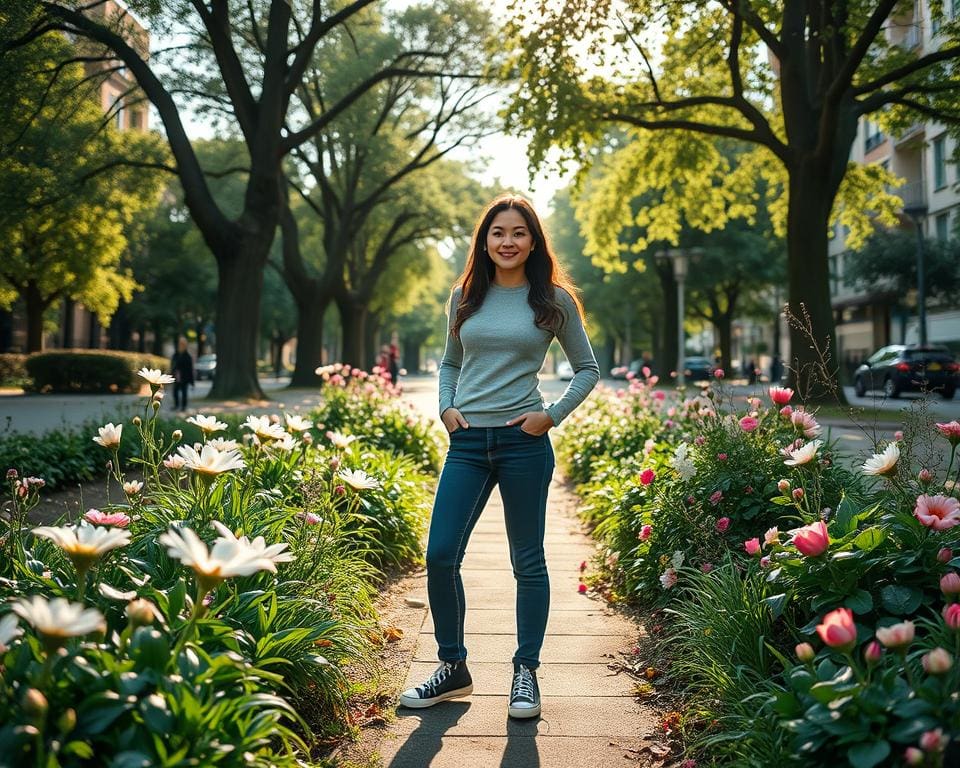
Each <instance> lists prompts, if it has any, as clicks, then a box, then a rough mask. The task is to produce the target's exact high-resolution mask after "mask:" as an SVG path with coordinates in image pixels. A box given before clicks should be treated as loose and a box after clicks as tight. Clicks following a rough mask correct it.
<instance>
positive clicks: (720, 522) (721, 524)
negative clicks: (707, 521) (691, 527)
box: [716, 517, 730, 533]
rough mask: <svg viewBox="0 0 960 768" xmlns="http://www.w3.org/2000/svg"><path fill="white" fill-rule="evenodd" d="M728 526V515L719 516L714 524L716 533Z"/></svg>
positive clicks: (723, 531)
mask: <svg viewBox="0 0 960 768" xmlns="http://www.w3.org/2000/svg"><path fill="white" fill-rule="evenodd" d="M729 527H730V518H729V517H721V518H720V519H719V520H717V525H716V529H717V533H725V532H726V530H727V528H729Z"/></svg>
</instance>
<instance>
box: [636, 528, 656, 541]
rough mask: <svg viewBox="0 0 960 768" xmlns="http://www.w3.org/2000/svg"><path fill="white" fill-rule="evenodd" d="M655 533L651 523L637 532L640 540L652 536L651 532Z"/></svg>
mask: <svg viewBox="0 0 960 768" xmlns="http://www.w3.org/2000/svg"><path fill="white" fill-rule="evenodd" d="M652 533H653V528H652V527H651V526H649V525H645V526H643V527H642V528H641V529H640V533H638V534H637V538H638V539H640V541H646V540H647V539H649V538H650V534H652Z"/></svg>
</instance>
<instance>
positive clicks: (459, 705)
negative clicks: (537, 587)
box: [379, 475, 655, 768]
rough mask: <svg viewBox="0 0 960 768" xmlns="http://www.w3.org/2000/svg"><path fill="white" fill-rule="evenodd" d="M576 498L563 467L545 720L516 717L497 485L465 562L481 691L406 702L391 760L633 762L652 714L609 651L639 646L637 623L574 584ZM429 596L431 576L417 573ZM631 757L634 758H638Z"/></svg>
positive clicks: (582, 540) (549, 546) (389, 742)
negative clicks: (420, 704)
mask: <svg viewBox="0 0 960 768" xmlns="http://www.w3.org/2000/svg"><path fill="white" fill-rule="evenodd" d="M574 504H575V499H574V498H573V497H572V496H571V495H570V493H569V491H567V490H566V489H565V488H564V487H563V486H562V485H561V483H560V482H559V479H558V477H557V476H556V475H555V479H554V483H553V485H552V486H551V489H550V501H549V507H548V518H547V534H546V543H545V548H546V556H547V567H548V569H549V572H550V580H551V608H550V620H549V622H548V624H547V634H546V638H545V641H544V646H543V651H542V653H541V657H540V658H541V666H540V669H539V670H538V674H537V677H538V679H539V682H540V691H541V695H542V698H543V712H542V715H541V717H540V718H538V719H531V720H527V721H521V720H513V719H511V718H508V717H507V695H508V692H509V687H510V679H511V671H512V666H511V663H510V659H511V657H512V655H513V652H514V648H515V646H516V624H515V610H514V606H515V599H516V589H515V582H514V579H513V574H512V571H511V570H510V558H509V554H508V550H507V538H506V532H505V530H504V524H503V506H502V502H501V500H500V496H499V494H498V493H497V492H496V491H494V493H493V495H491V497H490V501H489V503H488V504H487V508H486V510H485V511H484V513H483V515H482V516H481V518H480V521H479V522H478V523H477V526H476V528H475V529H474V532H473V535H472V537H471V539H470V543H469V545H468V547H467V554H466V557H465V558H464V562H463V580H464V589H465V591H466V596H467V618H466V645H467V650H468V654H469V656H468V658H469V663H470V672H471V674H472V676H473V681H474V692H473V694H472V695H471V696H469V697H467V698H465V699H459V700H454V701H449V702H444V703H443V704H439V705H437V706H435V707H432V708H429V709H424V710H413V709H407V708H405V707H398V708H397V710H396V711H397V720H396V721H395V722H394V723H393V724H392V726H391V727H390V730H389V733H388V735H387V736H386V738H385V739H384V740H383V741H382V742H381V745H380V750H379V752H380V754H381V756H382V758H383V762H382V765H383V766H384V768H427V767H428V766H430V768H454V767H456V768H462V767H467V766H469V767H470V768H548V767H552V766H557V768H560V767H561V766H562V767H564V768H566V767H567V766H574V765H590V766H592V767H593V768H605V766H621V765H624V766H626V765H633V766H636V765H637V762H636V753H632V754H631V753H628V752H627V751H626V749H629V748H634V749H635V748H637V747H638V746H639V744H640V741H641V738H642V737H643V736H644V735H647V734H649V733H651V731H652V730H653V728H654V726H655V715H654V714H653V712H652V711H650V710H647V709H646V708H644V707H643V706H642V705H640V704H638V703H636V702H635V701H634V699H633V697H632V695H631V692H632V689H633V684H632V681H631V680H630V678H629V677H627V675H626V674H624V673H620V674H616V673H615V672H613V671H611V670H610V669H608V667H607V664H608V662H609V661H611V660H612V659H611V656H613V655H615V654H616V653H617V651H620V650H624V649H628V648H630V647H632V646H633V644H634V642H635V639H636V634H637V627H636V625H635V624H633V622H631V621H629V620H628V619H626V618H623V617H621V616H618V615H616V614H614V613H613V612H612V611H610V610H609V609H607V608H606V607H605V605H604V603H603V602H602V601H600V600H599V599H592V598H589V597H587V596H585V595H580V594H578V593H577V584H578V575H579V564H580V562H581V561H582V560H585V559H587V558H588V557H589V556H590V554H591V553H592V552H593V544H592V543H591V540H590V539H589V538H588V537H587V536H585V535H584V534H583V533H582V532H581V531H580V527H579V525H578V523H577V521H576V519H575V517H574V514H573V505H574ZM419 583H420V587H419V591H420V595H419V596H420V597H424V598H425V595H426V577H425V576H424V577H423V578H422V580H421V581H420V582H419ZM436 666H437V661H436V641H435V640H434V637H433V621H432V617H431V616H430V612H429V610H428V609H427V610H425V613H424V622H423V625H422V626H421V629H420V635H419V638H418V640H417V646H416V653H415V655H414V658H413V663H412V664H411V667H410V670H409V673H408V675H407V685H406V686H405V687H408V686H410V685H415V684H418V683H420V682H422V681H423V680H424V679H425V678H426V677H427V676H429V675H430V673H431V672H433V670H434V669H435V668H436ZM631 758H632V759H631Z"/></svg>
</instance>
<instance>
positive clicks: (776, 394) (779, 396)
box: [768, 387, 793, 405]
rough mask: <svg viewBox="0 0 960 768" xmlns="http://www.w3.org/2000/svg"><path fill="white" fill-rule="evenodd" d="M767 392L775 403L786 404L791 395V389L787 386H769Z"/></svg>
mask: <svg viewBox="0 0 960 768" xmlns="http://www.w3.org/2000/svg"><path fill="white" fill-rule="evenodd" d="M768 392H769V394H770V399H771V400H772V401H773V402H774V404H775V405H786V404H787V403H789V402H790V400H791V398H792V397H793V390H792V389H790V388H789V387H770V389H769V390H768Z"/></svg>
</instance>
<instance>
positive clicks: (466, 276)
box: [451, 194, 583, 337]
mask: <svg viewBox="0 0 960 768" xmlns="http://www.w3.org/2000/svg"><path fill="white" fill-rule="evenodd" d="M510 209H513V210H515V211H519V212H520V214H521V215H522V216H523V218H524V220H525V221H526V222H527V227H529V229H530V234H531V235H533V248H532V250H531V251H530V255H529V256H528V257H527V261H526V263H525V264H524V272H525V274H526V276H527V281H528V282H529V283H530V291H529V293H528V295H527V302H528V303H529V304H530V307H531V308H532V309H533V315H534V322H535V323H536V325H537V327H538V328H543V329H544V330H548V331H550V332H552V333H553V334H554V335H559V333H560V330H561V328H562V327H563V322H564V314H563V310H562V307H561V304H560V302H559V301H558V299H557V292H556V289H557V288H563V289H564V290H565V291H566V292H567V293H569V294H570V296H571V298H572V299H573V303H574V305H575V306H576V308H577V313H578V314H579V315H580V320H581V321H583V304H582V303H581V302H580V297H579V296H578V295H577V289H576V286H574V284H573V281H572V280H571V279H570V277H569V276H568V275H567V272H566V270H565V269H564V268H563V265H562V264H560V262H558V261H557V257H556V256H555V255H554V253H553V249H552V248H551V247H550V240H549V238H548V237H547V234H546V232H544V230H543V225H541V223H540V217H539V216H537V212H536V211H535V210H534V209H533V206H532V205H531V204H530V202H529V201H528V200H527V199H525V198H523V197H521V196H520V195H512V194H503V195H499V196H498V197H496V198H494V199H493V200H492V201H491V202H490V204H489V205H487V207H486V209H485V210H484V211H483V214H482V215H481V216H480V218H479V220H478V221H477V226H476V227H474V230H473V239H472V241H471V243H470V253H469V255H468V256H467V265H466V267H465V268H464V270H463V274H462V275H460V277H458V278H457V281H456V282H455V283H454V287H456V286H460V287H461V288H462V289H463V290H462V291H461V293H460V302H459V304H458V305H457V314H456V317H455V318H454V321H453V328H452V329H451V330H452V332H453V335H454V336H456V337H459V335H460V327H461V326H462V325H463V323H464V321H465V320H466V319H467V318H468V317H470V316H471V315H472V314H474V313H475V312H476V311H477V310H479V309H480V305H481V304H483V300H484V299H485V298H486V296H487V291H489V290H490V283H491V282H492V281H493V276H494V275H495V274H496V265H495V264H494V263H493V259H491V258H490V255H489V254H488V253H487V251H486V242H487V232H488V231H489V230H490V225H491V224H492V223H493V219H494V217H495V216H496V215H497V214H498V213H500V212H501V211H506V210H510Z"/></svg>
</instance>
